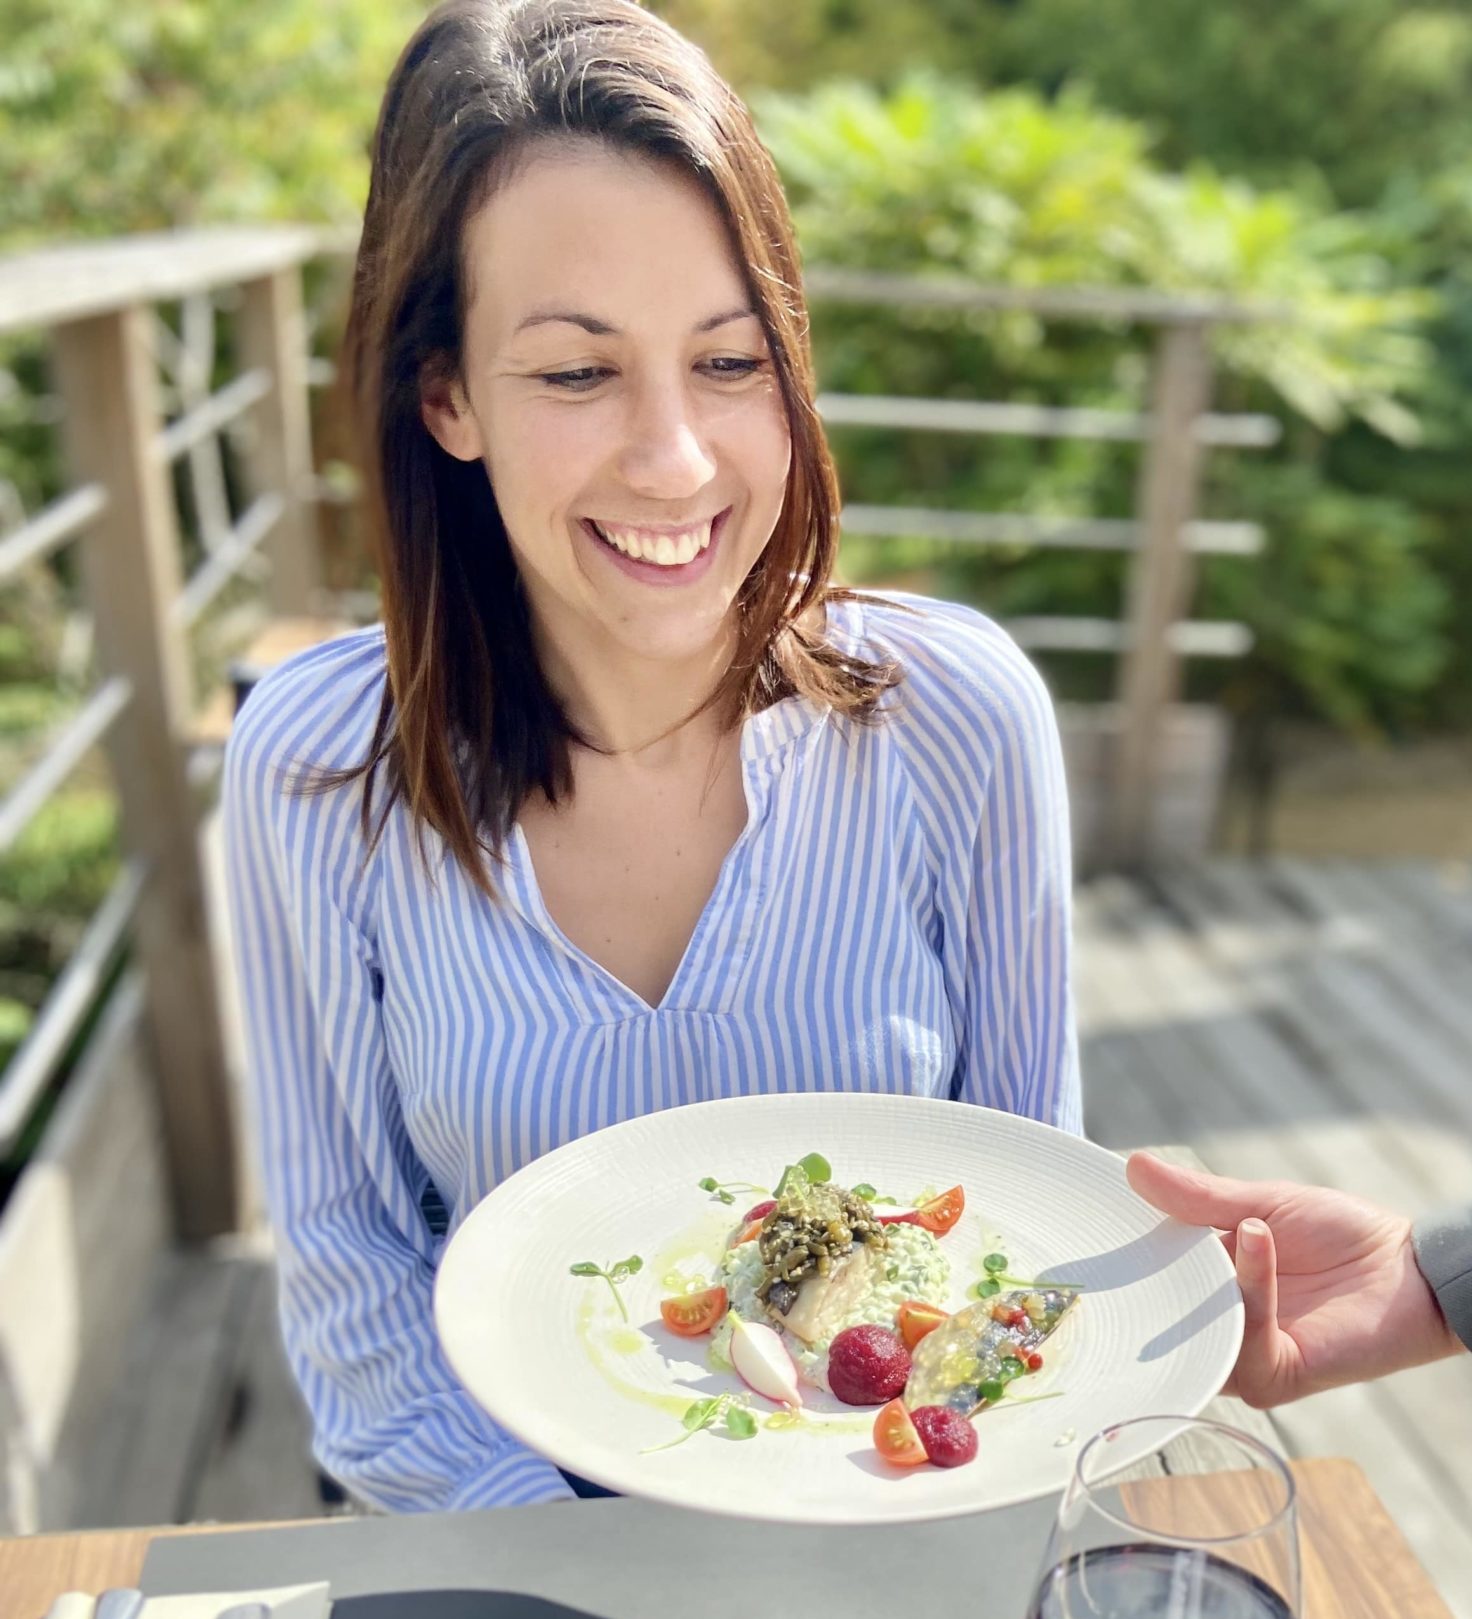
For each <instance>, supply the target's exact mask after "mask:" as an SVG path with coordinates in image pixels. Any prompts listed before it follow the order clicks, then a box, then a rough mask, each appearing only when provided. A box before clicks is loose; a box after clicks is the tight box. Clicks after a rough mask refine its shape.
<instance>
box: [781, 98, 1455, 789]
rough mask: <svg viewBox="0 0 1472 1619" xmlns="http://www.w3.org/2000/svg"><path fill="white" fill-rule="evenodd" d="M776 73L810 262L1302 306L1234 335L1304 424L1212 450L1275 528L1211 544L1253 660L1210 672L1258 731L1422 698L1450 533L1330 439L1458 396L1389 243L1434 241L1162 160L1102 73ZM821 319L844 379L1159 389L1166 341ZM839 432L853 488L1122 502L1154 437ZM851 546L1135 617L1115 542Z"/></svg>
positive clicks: (1009, 599) (1243, 376) (1052, 399)
mask: <svg viewBox="0 0 1472 1619" xmlns="http://www.w3.org/2000/svg"><path fill="white" fill-rule="evenodd" d="M754 101H755V107H756V110H757V114H758V121H759V123H760V126H761V129H762V131H763V135H764V137H765V139H766V140H767V142H768V143H769V145H770V146H771V148H772V150H773V153H774V155H775V156H776V158H777V161H778V164H779V166H780V168H781V169H782V172H783V175H784V177H785V179H786V182H787V185H788V189H789V194H790V196H791V198H792V201H793V205H794V210H795V213H796V216H797V220H798V226H799V233H800V236H801V238H802V242H803V246H804V251H805V253H806V255H807V257H808V259H809V260H810V261H811V262H817V263H831V264H843V265H846V266H854V267H863V268H869V269H882V270H896V271H906V270H908V271H930V272H935V271H939V272H943V273H944V272H950V273H956V274H960V275H963V276H968V277H971V278H974V279H976V280H978V281H982V282H990V283H1004V284H1007V283H1011V284H1016V285H1022V286H1029V287H1037V286H1048V285H1068V284H1078V283H1083V284H1089V285H1096V286H1148V287H1158V288H1167V289H1169V288H1172V287H1177V288H1190V289H1193V290H1197V291H1215V292H1218V293H1221V294H1224V295H1227V296H1229V297H1232V298H1234V299H1237V300H1241V301H1246V302H1257V303H1263V304H1272V303H1276V302H1284V303H1287V304H1290V305H1291V306H1292V308H1293V309H1294V311H1295V318H1294V319H1293V320H1292V321H1291V322H1290V323H1288V324H1283V323H1280V322H1268V323H1265V324H1263V325H1260V326H1246V327H1220V328H1218V329H1217V331H1216V335H1215V341H1216V348H1217V358H1218V362H1219V365H1220V367H1221V371H1222V375H1221V377H1220V379H1219V382H1218V387H1217V398H1218V401H1219V402H1220V403H1221V404H1223V405H1225V406H1226V407H1228V408H1237V409H1267V410H1270V411H1272V412H1274V413H1275V414H1278V415H1279V416H1283V417H1285V418H1286V421H1287V424H1288V430H1287V434H1286V437H1285V443H1284V445H1283V446H1282V448H1281V450H1280V451H1279V452H1278V453H1277V454H1276V455H1275V456H1274V457H1269V458H1263V457H1260V456H1246V455H1244V456H1240V457H1230V458H1229V457H1225V456H1222V455H1220V454H1219V455H1217V456H1215V457H1213V458H1212V459H1211V461H1210V462H1209V468H1210V474H1211V476H1210V484H1209V495H1208V499H1209V502H1210V504H1211V505H1212V507H1213V508H1214V509H1215V510H1217V511H1219V512H1221V513H1222V514H1223V515H1227V516H1241V517H1255V518H1257V519H1259V520H1260V521H1262V522H1263V524H1264V526H1265V528H1266V530H1267V532H1268V535H1269V545H1270V549H1269V553H1268V555H1267V557H1265V558H1264V559H1262V560H1260V561H1257V562H1252V561H1248V562H1244V561H1240V560H1238V561H1225V560H1224V561H1222V562H1221V563H1220V564H1218V565H1217V566H1214V567H1212V568H1209V569H1207V570H1206V571H1205V573H1204V575H1203V581H1202V588H1201V591H1200V594H1199V599H1198V611H1199V612H1201V613H1202V614H1204V615H1205V616H1208V617H1216V616H1221V617H1229V618H1235V619H1240V620H1243V621H1245V622H1246V623H1248V624H1249V625H1250V626H1251V627H1252V628H1253V630H1254V632H1255V634H1256V637H1257V645H1256V647H1255V649H1254V651H1253V653H1252V655H1251V657H1250V658H1249V659H1248V660H1247V661H1246V662H1245V663H1243V664H1242V665H1240V666H1227V667H1226V669H1225V671H1224V670H1220V669H1219V670H1218V671H1216V673H1215V675H1214V676H1213V674H1212V673H1211V672H1210V671H1200V672H1198V676H1197V678H1198V683H1199V684H1200V685H1201V686H1202V687H1203V688H1204V689H1207V690H1210V691H1212V692H1213V693H1214V694H1215V695H1217V696H1219V697H1221V698H1222V700H1224V701H1226V702H1227V703H1228V704H1229V705H1230V706H1231V707H1232V708H1233V710H1234V711H1235V712H1236V713H1237V714H1238V715H1239V717H1240V718H1241V719H1242V720H1243V722H1244V738H1245V739H1247V741H1248V743H1249V745H1250V748H1251V749H1255V750H1256V752H1255V756H1256V757H1258V758H1265V757H1267V756H1268V755H1269V753H1270V751H1271V746H1272V729H1273V726H1274V724H1275V723H1276V721H1277V719H1278V718H1280V717H1281V716H1283V715H1286V714H1290V713H1299V714H1309V715H1313V716H1317V717H1318V718H1320V719H1321V720H1325V721H1327V722H1329V723H1331V724H1333V725H1336V726H1340V727H1343V728H1346V729H1354V730H1361V731H1369V730H1374V729H1377V728H1384V727H1390V726H1396V725H1400V724H1403V723H1405V722H1406V721H1407V719H1408V718H1410V717H1413V716H1415V715H1416V714H1417V712H1418V705H1419V704H1421V703H1423V701H1424V694H1425V692H1426V690H1427V689H1428V687H1430V686H1431V685H1432V684H1433V683H1434V682H1435V681H1436V679H1437V677H1438V675H1439V674H1440V672H1441V670H1442V668H1443V666H1444V664H1445V661H1446V657H1447V653H1448V646H1447V641H1446V638H1445V636H1444V634H1443V626H1444V623H1445V619H1446V614H1447V591H1446V589H1445V587H1444V586H1443V584H1442V583H1441V582H1440V581H1439V580H1438V578H1437V577H1436V575H1435V573H1434V572H1433V570H1432V568H1431V566H1430V554H1431V553H1430V544H1431V540H1432V538H1433V536H1432V534H1431V532H1430V531H1429V529H1428V527H1427V525H1426V524H1424V523H1423V522H1421V521H1419V520H1418V519H1417V518H1416V517H1415V516H1414V514H1413V511H1412V508H1411V507H1410V505H1409V504H1408V503H1407V502H1405V501H1404V500H1403V499H1399V498H1397V497H1396V496H1394V495H1390V494H1386V493H1384V492H1380V493H1376V492H1374V491H1375V488H1376V483H1375V480H1373V479H1372V480H1370V481H1369V482H1368V484H1367V485H1366V486H1365V487H1363V488H1358V489H1357V488H1353V487H1348V486H1346V485H1345V484H1344V483H1342V482H1335V481H1334V479H1333V477H1332V476H1331V470H1332V468H1331V457H1330V454H1329V451H1330V448H1331V447H1332V446H1337V445H1339V444H1341V443H1349V442H1355V443H1359V444H1361V445H1376V446H1383V445H1386V444H1390V443H1398V444H1400V445H1413V444H1416V443H1417V442H1419V441H1420V439H1421V437H1422V424H1421V416H1422V413H1423V411H1424V410H1425V409H1426V407H1427V406H1428V404H1429V403H1431V402H1433V401H1434V399H1435V394H1434V386H1435V379H1436V376H1437V372H1436V369H1435V363H1434V362H1435V357H1434V356H1433V354H1432V353H1431V351H1430V349H1429V346H1428V344H1427V342H1426V339H1425V336H1424V330H1423V326H1424V322H1425V320H1426V318H1427V317H1428V315H1431V314H1433V313H1434V312H1435V299H1434V298H1433V297H1431V296H1430V295H1428V294H1427V293H1426V292H1424V291H1422V290H1418V289H1416V288H1414V287H1411V288H1407V287H1406V286H1404V285H1401V284H1399V283H1398V281H1397V278H1396V276H1395V274H1394V270H1393V266H1394V265H1395V263H1396V262H1397V261H1398V260H1400V261H1403V260H1404V259H1405V257H1406V256H1407V254H1408V253H1409V252H1410V248H1409V247H1408V246H1407V244H1406V243H1405V242H1404V241H1401V240H1398V239H1397V238H1396V236H1395V234H1394V228H1393V222H1392V221H1391V220H1390V219H1388V218H1387V217H1386V216H1384V215H1381V214H1375V215H1368V216H1357V215H1350V214H1344V213H1335V212H1333V211H1331V210H1330V209H1329V207H1328V206H1327V205H1326V204H1325V203H1323V202H1315V201H1313V200H1311V199H1310V198H1308V197H1307V196H1305V195H1304V194H1303V193H1301V192H1295V191H1268V190H1257V189H1254V188H1252V187H1251V186H1248V185H1246V184H1244V183H1242V182H1235V181H1227V180H1224V179H1223V178H1222V177H1221V176H1220V175H1218V174H1217V173H1216V172H1215V171H1214V170H1212V169H1211V168H1209V167H1207V166H1205V165H1203V164H1197V165H1194V166H1193V167H1192V168H1191V169H1189V170H1188V171H1187V172H1186V173H1184V174H1170V173H1167V172H1164V171H1163V170H1162V169H1161V168H1159V167H1158V166H1157V165H1156V164H1155V163H1154V161H1153V160H1152V158H1151V156H1150V153H1149V142H1148V138H1147V136H1146V133H1145V131H1144V130H1143V129H1142V127H1141V126H1139V125H1138V124H1136V123H1134V122H1132V121H1130V120H1126V119H1123V118H1120V117H1118V116H1116V115H1114V114H1109V113H1105V112H1103V111H1101V110H1100V109H1099V108H1098V107H1096V106H1095V105H1094V104H1093V102H1092V100H1091V98H1090V97H1089V96H1088V95H1087V94H1085V93H1084V92H1083V91H1082V90H1080V89H1074V90H1070V91H1068V92H1066V93H1064V94H1062V95H1060V96H1059V97H1058V98H1057V99H1056V100H1055V101H1053V102H1051V103H1050V102H1048V101H1046V100H1045V99H1044V98H1042V97H1041V96H1040V95H1038V94H1037V93H1035V92H1033V91H1029V90H1022V89H1012V90H1008V91H1000V92H996V93H993V94H990V95H980V94H978V93H977V92H976V91H975V90H973V89H971V88H969V87H967V86H966V85H964V84H960V83H956V82H954V81H948V80H941V79H937V78H935V77H933V76H930V75H923V74H922V75H912V76H910V77H908V78H906V79H904V80H902V81H901V82H900V83H899V84H898V85H897V86H896V87H895V88H894V89H893V90H891V91H890V92H889V93H888V94H881V93H880V92H878V91H876V90H874V89H872V88H869V87H864V86H859V85H855V84H847V85H833V84H829V85H822V86H819V87H818V88H816V89H814V90H813V91H811V92H810V93H809V94H807V95H791V94H780V93H765V94H758V95H757V96H756V97H755V98H754ZM814 335H815V341H816V344H817V348H818V355H819V363H820V371H821V375H822V381H823V384H824V386H825V387H828V388H831V389H834V390H837V391H843V392H854V393H862V392H870V393H876V392H880V393H899V394H913V395H921V396H926V397H932V398H996V399H1010V400H1017V401H1028V402H1037V403H1044V404H1073V405H1081V404H1090V405H1098V406H1106V407H1111V406H1112V407H1115V408H1123V409H1138V408H1141V406H1142V404H1143V387H1144V383H1145V380H1146V372H1147V361H1148V346H1146V345H1145V344H1144V343H1143V342H1142V338H1141V334H1140V333H1139V332H1137V331H1133V330H1130V329H1126V328H1120V327H1118V326H1116V325H1111V324H1110V323H1104V322H1098V321H1090V322H1078V323H1071V322H1067V323H1065V322H1050V323H1048V324H1047V325H1046V326H1044V325H1043V324H1042V323H1041V322H1039V321H1038V320H1037V319H1035V318H1034V317H1032V316H1030V315H1022V314H1005V315H980V314H978V315H958V314H956V313H953V312H949V311H934V310H931V311H920V310H896V309H886V308H883V307H878V306H863V307H856V306H836V305H824V304H821V303H820V304H819V305H818V307H817V309H816V310H815V314H814ZM1350 434H1352V435H1353V437H1352V439H1351V437H1350V436H1349V435H1350ZM834 442H835V445H836V447H837V450H838V452H839V456H840V462H841V466H842V471H843V481H844V488H845V493H846V498H848V499H850V500H853V501H872V502H878V503H884V504H915V505H938V504H944V505H946V506H951V507H957V508H961V509H970V510H978V511H1008V512H1019V511H1021V512H1040V513H1056V514H1072V515H1087V514H1100V515H1105V516H1124V515H1128V514H1129V513H1130V511H1131V508H1132V502H1133V498H1134V485H1135V477H1136V472H1137V454H1136V452H1135V451H1134V450H1133V449H1132V448H1129V447H1124V446H1120V445H1117V444H1108V443H1101V442H1085V443H1077V442H1074V443H1068V442H1062V443H1060V442H1048V441H1035V440H1028V439H1021V438H1005V437H1004V438H989V439H985V440H981V441H977V440H974V439H967V438H964V437H960V436H946V435H940V434H933V435H926V434H908V433H907V434H900V433H894V432H884V433H881V432H875V431H865V432H857V431H855V430H840V431H838V432H836V433H835V434H834ZM846 561H847V564H848V566H849V567H850V570H851V571H856V572H857V574H859V575H862V574H863V573H864V572H865V571H866V570H867V571H871V572H872V571H873V570H879V571H882V572H885V573H890V572H893V571H894V570H895V569H896V568H899V569H904V568H906V567H916V566H924V567H927V568H929V569H930V570H931V571H932V575H933V577H934V578H935V581H936V583H937V586H938V588H940V589H942V590H943V591H945V592H949V593H956V594H960V595H964V596H967V597H969V598H970V599H973V600H979V601H981V602H982V603H984V604H985V605H986V606H987V607H989V608H990V609H991V610H992V611H995V612H997V613H999V614H1001V615H1003V616H1011V615H1014V614H1026V613H1035V612H1046V613H1079V614H1104V615H1107V616H1117V615H1118V612H1119V608H1120V602H1121V599H1122V593H1123V567H1124V564H1123V559H1122V558H1121V557H1119V556H1118V555H1117V554H1101V553H1097V552H1077V553H1068V552H1062V551H1046V550H1040V551H1027V550H1016V551H1008V550H1001V549H988V550H985V551H974V550H968V549H966V548H962V547H951V548H948V549H942V548H938V547H935V546H933V545H929V546H928V545H926V544H925V543H924V542H923V541H921V540H920V539H919V538H918V537H915V536H908V537H907V536H898V537H897V538H896V540H894V541H890V542H883V543H878V544H875V543H872V542H871V543H869V544H867V545H866V544H864V543H861V542H860V543H856V542H853V541H851V542H849V544H848V546H847V547H846ZM1054 670H1055V678H1056V679H1057V680H1058V682H1059V683H1060V684H1061V685H1062V687H1063V688H1064V689H1065V690H1073V691H1075V692H1077V693H1078V694H1080V695H1083V694H1088V695H1096V696H1097V695H1102V693H1103V691H1104V690H1105V689H1107V687H1106V681H1107V675H1108V670H1107V668H1106V667H1105V666H1103V665H1102V664H1101V663H1100V662H1097V661H1096V662H1095V663H1093V664H1092V665H1088V664H1080V663H1078V662H1076V661H1075V662H1070V663H1056V664H1055V665H1054ZM1252 782H1253V785H1254V786H1255V787H1256V788H1257V790H1259V791H1262V792H1266V791H1268V790H1269V789H1270V788H1271V785H1272V776H1271V774H1270V773H1269V772H1267V771H1265V770H1262V769H1258V770H1257V771H1256V773H1255V775H1254V776H1253V778H1252Z"/></svg>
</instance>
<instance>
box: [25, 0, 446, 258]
mask: <svg viewBox="0 0 1472 1619" xmlns="http://www.w3.org/2000/svg"><path fill="white" fill-rule="evenodd" d="M425 9H426V8H425V7H424V6H423V5H421V4H416V3H414V0H386V3H382V4H376V5H368V4H364V3H363V0H317V3H315V4H313V5H310V6H308V5H304V4H302V3H301V0H255V3H254V4H252V5H249V6H242V5H240V4H238V3H237V0H134V3H131V4H128V5H125V6H119V5H116V4H115V3H114V0H67V4H65V5H57V4H55V3H54V0H9V4H8V5H7V7H6V17H5V22H4V35H5V56H4V61H3V65H0V242H3V243H5V244H6V245H15V244H17V243H19V242H23V241H30V240H37V239H46V238H56V237H75V236H84V235H85V236H97V235H112V234H117V233H120V232H124V231H137V230H150V229H161V228H165V227H167V226H170V225H182V224H197V223H200V222H203V221H219V220H257V219H295V220H324V221H343V222H353V221H355V220H356V218H357V214H358V211H359V209H360V208H361V205H362V202H363V199H364V197H365V196H366V193H367V148H368V141H369V139H370V137H371V135H372V130H373V122H374V117H375V114H376V111H377V105H378V99H379V97H380V95H381V94H382V91H383V84H384V80H385V78H386V77H387V75H388V71H389V69H390V67H391V66H392V65H393V61H394V58H395V56H396V55H397V53H398V51H399V49H400V48H401V47H402V45H403V43H404V41H405V40H406V39H407V38H408V36H409V33H410V32H411V30H412V28H413V26H414V24H415V23H416V22H417V21H418V19H419V18H420V17H421V16H422V15H423V12H424V10H425Z"/></svg>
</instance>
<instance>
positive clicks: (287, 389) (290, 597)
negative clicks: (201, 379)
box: [236, 266, 322, 618]
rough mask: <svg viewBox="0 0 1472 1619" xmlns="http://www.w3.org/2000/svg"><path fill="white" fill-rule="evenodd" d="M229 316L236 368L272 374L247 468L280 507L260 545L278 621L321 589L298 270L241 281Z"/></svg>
mask: <svg viewBox="0 0 1472 1619" xmlns="http://www.w3.org/2000/svg"><path fill="white" fill-rule="evenodd" d="M241 291H242V294H243V298H242V302H241V307H240V312H239V314H238V315H237V316H236V322H237V325H236V331H237V333H238V335H239V349H240V356H239V358H240V369H241V370H242V371H250V370H254V369H256V368H257V367H259V368H260V369H261V370H264V371H269V372H270V373H271V391H270V393H268V394H267V395H266V396H265V398H263V399H261V400H258V401H257V403H256V405H255V406H254V408H253V410H252V424H253V426H254V429H255V448H254V451H253V453H252V455H251V468H252V472H253V475H254V483H255V489H256V492H257V493H258V494H260V493H265V492H266V491H268V490H274V491H275V492H276V493H278V494H280V495H281V496H282V498H283V499H284V500H285V502H286V508H285V510H284V511H283V512H282V514H281V516H280V518H279V519H278V520H277V522H276V524H275V525H274V527H273V528H272V530H271V532H270V533H269V534H268V535H267V536H266V537H265V539H264V540H263V541H262V542H261V549H262V550H263V551H264V552H265V553H266V555H267V556H268V557H269V558H270V559H271V572H270V576H269V578H268V579H267V582H266V599H267V601H268V602H269V603H270V607H271V611H272V613H273V614H275V615H276V616H277V617H278V618H302V617H305V616H307V615H308V614H310V613H312V612H313V611H315V610H316V606H317V602H316V599H315V598H316V596H317V593H318V591H319V590H320V589H321V585H322V565H321V547H320V545H319V543H318V537H317V509H316V501H315V499H314V497H313V495H312V435H311V418H310V410H309V404H308V392H307V326H306V319H305V317H304V315H303V312H302V276H301V270H300V269H299V268H298V267H296V266H292V267H291V268H290V269H286V270H277V271H276V272H275V273H274V274H272V275H267V276H262V277H261V278H260V279H259V280H256V281H249V282H247V283H246V284H245V285H244V286H243V287H242V289H241Z"/></svg>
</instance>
